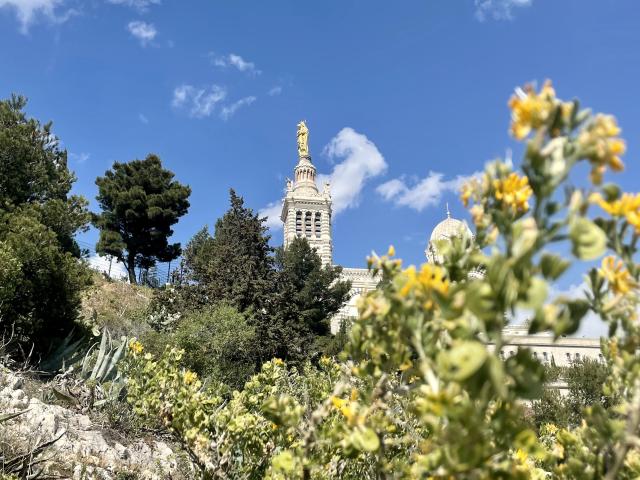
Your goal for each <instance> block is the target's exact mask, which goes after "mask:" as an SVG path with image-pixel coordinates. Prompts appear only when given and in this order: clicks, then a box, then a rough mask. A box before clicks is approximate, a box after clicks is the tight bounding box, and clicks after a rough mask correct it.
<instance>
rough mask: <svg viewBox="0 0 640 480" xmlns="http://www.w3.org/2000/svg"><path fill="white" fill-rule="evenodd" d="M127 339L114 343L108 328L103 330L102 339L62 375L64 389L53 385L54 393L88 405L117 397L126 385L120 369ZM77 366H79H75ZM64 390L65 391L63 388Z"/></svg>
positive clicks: (68, 400) (100, 403)
mask: <svg viewBox="0 0 640 480" xmlns="http://www.w3.org/2000/svg"><path fill="white" fill-rule="evenodd" d="M126 345H127V338H126V337H121V339H120V341H119V342H115V341H114V340H113V339H112V337H111V333H110V332H109V330H107V329H106V328H105V329H103V331H102V333H101V339H100V342H96V343H94V344H93V345H91V347H89V349H88V350H87V352H86V353H85V354H84V358H83V359H82V362H81V363H80V362H79V360H76V362H75V364H74V365H73V366H72V367H71V368H69V369H68V370H66V371H65V373H63V374H62V375H61V376H59V383H61V384H62V385H61V386H63V387H64V388H56V387H53V393H54V394H55V396H56V397H58V398H59V399H61V400H64V401H67V402H69V403H71V404H75V405H84V406H85V407H86V408H91V407H94V406H96V407H97V406H100V405H103V404H105V403H107V402H109V401H112V400H116V399H117V398H118V397H119V396H120V393H121V392H122V389H123V388H124V379H123V378H122V376H121V375H120V373H119V372H118V369H117V365H118V362H119V361H120V360H121V359H122V358H123V357H124V355H125V353H126V348H125V347H126ZM76 365H78V366H79V368H77V369H76V368H74V367H75V366H76ZM63 390H65V391H63Z"/></svg>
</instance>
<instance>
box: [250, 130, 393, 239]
mask: <svg viewBox="0 0 640 480" xmlns="http://www.w3.org/2000/svg"><path fill="white" fill-rule="evenodd" d="M324 151H325V153H326V154H327V155H328V156H329V157H330V158H342V159H343V160H342V161H341V162H339V163H337V164H336V165H335V166H334V168H333V171H332V172H331V174H329V175H327V174H318V176H317V183H318V184H319V185H323V184H324V182H325V181H328V182H329V183H330V184H331V197H332V200H333V214H334V215H337V214H339V213H340V212H342V211H344V210H345V209H347V208H353V207H356V206H357V205H358V201H359V199H360V194H361V192H362V189H363V188H364V186H365V184H366V183H367V181H369V180H370V179H372V178H374V177H377V176H378V175H381V174H382V173H384V172H385V171H386V169H387V163H386V162H385V160H384V157H383V156H382V153H380V150H378V147H376V145H375V144H374V143H373V142H372V141H371V140H369V139H368V138H367V137H366V136H365V135H363V134H361V133H358V132H356V131H355V130H354V129H353V128H350V127H346V128H343V129H342V130H340V132H338V134H337V135H336V136H335V137H334V138H333V139H332V140H331V141H330V142H329V144H328V145H327V146H326V147H325V149H324ZM320 188H322V187H320ZM281 210H282V205H281V203H280V202H279V201H278V202H272V203H270V204H269V205H267V206H266V207H265V208H263V209H262V210H260V214H261V215H262V216H266V217H268V220H267V225H268V226H269V227H270V228H271V229H280V228H282V222H281V221H280V212H281Z"/></svg>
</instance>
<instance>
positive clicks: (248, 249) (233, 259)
mask: <svg viewBox="0 0 640 480" xmlns="http://www.w3.org/2000/svg"><path fill="white" fill-rule="evenodd" d="M230 201H231V207H230V208H229V210H228V211H227V212H226V213H225V214H224V215H223V216H222V218H220V219H218V221H217V222H216V226H215V232H214V235H213V237H212V236H211V235H210V234H209V232H208V231H207V229H206V227H205V228H204V229H202V230H201V231H200V232H198V233H197V234H196V235H195V236H194V237H193V239H192V240H191V241H190V242H189V244H188V245H187V247H186V248H185V253H184V258H185V265H186V267H187V269H188V271H189V276H190V279H191V280H193V281H195V282H197V283H198V284H199V285H200V286H201V287H202V294H204V295H206V297H207V298H208V299H209V301H213V302H227V303H229V304H231V305H234V306H235V307H237V308H238V309H239V310H240V311H245V310H247V309H249V308H253V309H256V310H258V309H260V308H261V306H262V303H263V302H264V297H265V294H266V292H267V291H268V289H269V288H270V285H271V282H272V275H273V259H272V257H271V253H272V248H271V247H270V246H269V235H268V234H267V227H266V226H265V225H264V222H265V221H266V219H265V218H260V217H259V216H258V214H256V213H254V212H253V210H252V209H250V208H247V207H245V206H244V201H243V199H242V197H239V196H238V195H236V193H235V192H234V191H233V190H231V191H230Z"/></svg>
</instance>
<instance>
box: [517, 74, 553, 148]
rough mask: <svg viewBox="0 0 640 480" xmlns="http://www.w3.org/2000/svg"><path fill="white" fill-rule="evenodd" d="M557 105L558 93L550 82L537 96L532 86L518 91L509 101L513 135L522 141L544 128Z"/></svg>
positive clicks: (545, 84)
mask: <svg viewBox="0 0 640 480" xmlns="http://www.w3.org/2000/svg"><path fill="white" fill-rule="evenodd" d="M556 103H557V101H556V92H555V91H554V89H553V87H552V86H551V81H550V80H547V81H546V82H545V83H544V85H543V86H542V88H541V89H540V93H537V94H536V92H535V90H534V89H533V87H532V86H530V85H528V86H526V87H525V88H524V89H523V90H520V89H518V90H517V91H516V94H514V95H513V96H512V97H511V99H510V100H509V108H511V133H512V135H513V136H514V137H515V138H517V139H518V140H522V139H523V138H525V137H526V136H527V135H529V133H530V132H531V130H536V129H538V128H540V127H542V126H543V125H544V124H545V123H546V122H547V120H548V119H549V117H550V115H551V113H552V111H553V109H554V108H555V105H556Z"/></svg>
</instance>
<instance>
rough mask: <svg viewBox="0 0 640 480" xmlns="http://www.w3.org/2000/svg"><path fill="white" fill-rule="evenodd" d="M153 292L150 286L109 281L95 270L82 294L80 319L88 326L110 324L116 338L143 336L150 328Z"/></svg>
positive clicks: (110, 329)
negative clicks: (149, 320)
mask: <svg viewBox="0 0 640 480" xmlns="http://www.w3.org/2000/svg"><path fill="white" fill-rule="evenodd" d="M152 293H153V291H152V290H151V289H150V288H148V287H143V286H139V285H130V284H128V283H126V282H120V281H110V280H107V279H105V278H104V277H103V276H102V275H101V274H99V273H96V274H95V275H94V277H93V285H92V286H91V287H90V288H89V289H87V291H86V292H85V293H84V294H83V298H82V310H81V318H82V319H83V320H84V321H85V322H86V323H87V324H88V325H91V326H94V325H96V326H98V327H100V328H102V327H107V328H108V329H109V331H110V332H111V333H112V335H113V336H114V337H116V338H117V337H119V336H121V335H127V336H141V334H143V333H144V332H146V331H147V330H148V326H147V323H146V321H145V315H146V309H147V306H148V305H149V302H150V301H151V296H152Z"/></svg>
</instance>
